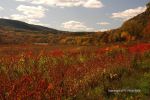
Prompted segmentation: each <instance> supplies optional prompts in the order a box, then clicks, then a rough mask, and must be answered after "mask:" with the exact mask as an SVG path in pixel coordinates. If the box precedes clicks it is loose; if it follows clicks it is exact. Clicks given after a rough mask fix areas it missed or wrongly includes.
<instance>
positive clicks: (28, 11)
mask: <svg viewBox="0 0 150 100" xmlns="http://www.w3.org/2000/svg"><path fill="white" fill-rule="evenodd" d="M17 10H18V11H20V12H22V13H23V14H24V15H26V16H28V17H30V18H43V17H44V16H45V11H46V10H47V9H45V8H44V7H42V6H25V5H20V6H18V7H17Z"/></svg>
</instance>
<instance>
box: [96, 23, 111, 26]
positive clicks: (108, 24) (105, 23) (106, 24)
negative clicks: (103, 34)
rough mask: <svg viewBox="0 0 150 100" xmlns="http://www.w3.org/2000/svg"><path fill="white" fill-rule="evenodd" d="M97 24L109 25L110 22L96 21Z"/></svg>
mask: <svg viewBox="0 0 150 100" xmlns="http://www.w3.org/2000/svg"><path fill="white" fill-rule="evenodd" d="M97 24H98V25H100V26H107V25H110V23H108V22H99V23H97Z"/></svg>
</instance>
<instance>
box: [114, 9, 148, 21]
mask: <svg viewBox="0 0 150 100" xmlns="http://www.w3.org/2000/svg"><path fill="white" fill-rule="evenodd" d="M145 10H146V7H138V8H134V9H128V10H125V11H122V12H117V13H113V14H112V18H120V19H123V20H128V19H130V18H132V17H134V16H137V15H138V14H140V13H142V12H144V11H145Z"/></svg>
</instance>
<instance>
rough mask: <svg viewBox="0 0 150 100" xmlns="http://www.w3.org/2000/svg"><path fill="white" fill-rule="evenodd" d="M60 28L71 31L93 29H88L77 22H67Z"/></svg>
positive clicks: (88, 29) (90, 29) (89, 29)
mask: <svg viewBox="0 0 150 100" xmlns="http://www.w3.org/2000/svg"><path fill="white" fill-rule="evenodd" d="M62 27H63V28H65V29H67V30H73V31H92V30H93V28H89V27H87V26H86V25H84V23H82V22H78V21H68V22H65V23H62Z"/></svg>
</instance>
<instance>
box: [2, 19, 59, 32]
mask: <svg viewBox="0 0 150 100" xmlns="http://www.w3.org/2000/svg"><path fill="white" fill-rule="evenodd" d="M0 27H6V28H8V29H9V28H10V29H14V30H20V31H37V32H43V33H58V30H55V29H51V28H47V27H44V26H39V25H32V24H28V23H25V22H21V21H17V20H10V19H2V18H1V19H0Z"/></svg>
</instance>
